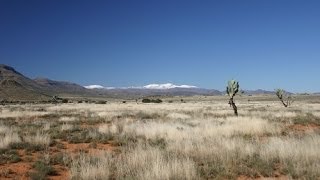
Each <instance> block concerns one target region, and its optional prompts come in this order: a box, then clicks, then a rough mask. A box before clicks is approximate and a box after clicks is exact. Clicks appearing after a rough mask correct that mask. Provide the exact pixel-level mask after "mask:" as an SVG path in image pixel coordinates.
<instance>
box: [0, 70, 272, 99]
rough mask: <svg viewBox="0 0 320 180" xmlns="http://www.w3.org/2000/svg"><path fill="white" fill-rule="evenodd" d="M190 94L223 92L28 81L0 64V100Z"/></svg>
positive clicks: (190, 87)
mask: <svg viewBox="0 0 320 180" xmlns="http://www.w3.org/2000/svg"><path fill="white" fill-rule="evenodd" d="M243 94H245V95H256V94H274V92H273V91H266V90H262V89H257V90H244V91H243ZM193 95H205V96H214V95H225V91H219V90H215V89H205V88H199V87H197V86H193V85H175V84H172V83H164V84H149V85H145V86H142V87H127V88H116V87H103V86H101V85H89V86H81V85H79V84H76V83H72V82H67V81H56V80H51V79H48V78H43V77H38V78H35V79H31V78H28V77H26V76H24V75H23V74H21V73H20V72H18V71H16V70H15V69H14V68H13V67H11V66H8V65H4V64H0V100H34V101H47V100H51V99H52V97H53V96H65V97H71V96H78V97H111V98H140V97H145V96H193Z"/></svg>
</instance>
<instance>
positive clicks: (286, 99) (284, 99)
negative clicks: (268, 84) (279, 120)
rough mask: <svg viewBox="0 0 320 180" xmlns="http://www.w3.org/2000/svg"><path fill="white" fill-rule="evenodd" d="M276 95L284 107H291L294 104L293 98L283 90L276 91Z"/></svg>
mask: <svg viewBox="0 0 320 180" xmlns="http://www.w3.org/2000/svg"><path fill="white" fill-rule="evenodd" d="M275 91H276V95H277V97H278V98H279V100H280V101H281V103H282V104H283V106H284V107H289V106H290V105H291V104H292V103H293V101H294V100H293V97H292V96H291V95H290V94H288V93H286V92H285V90H283V89H276V90H275Z"/></svg>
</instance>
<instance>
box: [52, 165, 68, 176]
mask: <svg viewBox="0 0 320 180" xmlns="http://www.w3.org/2000/svg"><path fill="white" fill-rule="evenodd" d="M53 167H54V169H55V170H56V172H57V174H58V175H56V176H50V177H48V179H50V180H65V179H66V180H67V179H70V178H69V170H68V169H67V168H66V167H63V166H61V165H55V166H53Z"/></svg>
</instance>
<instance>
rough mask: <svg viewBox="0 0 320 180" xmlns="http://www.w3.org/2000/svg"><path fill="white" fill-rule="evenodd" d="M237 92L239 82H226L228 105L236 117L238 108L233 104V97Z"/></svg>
mask: <svg viewBox="0 0 320 180" xmlns="http://www.w3.org/2000/svg"><path fill="white" fill-rule="evenodd" d="M238 92H239V82H238V81H235V80H231V81H229V82H228V86H227V94H228V95H229V97H230V99H229V104H230V106H231V107H232V108H233V111H234V114H235V115H236V116H238V108H237V106H236V104H235V103H234V100H233V98H234V96H235V95H236V94H237V93H238Z"/></svg>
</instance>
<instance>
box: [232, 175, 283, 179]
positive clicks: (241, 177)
mask: <svg viewBox="0 0 320 180" xmlns="http://www.w3.org/2000/svg"><path fill="white" fill-rule="evenodd" d="M251 179H255V180H289V178H288V177H287V176H284V175H282V176H276V177H258V178H252V177H249V176H245V175H241V176H239V177H238V178H237V180H251Z"/></svg>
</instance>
